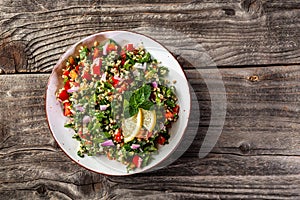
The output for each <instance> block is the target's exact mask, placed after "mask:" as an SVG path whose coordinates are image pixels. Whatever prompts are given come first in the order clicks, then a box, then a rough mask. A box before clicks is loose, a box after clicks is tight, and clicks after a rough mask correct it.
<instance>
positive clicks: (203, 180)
mask: <svg viewBox="0 0 300 200" xmlns="http://www.w3.org/2000/svg"><path fill="white" fill-rule="evenodd" d="M185 72H186V74H187V77H188V80H189V82H190V83H191V84H192V87H193V90H194V91H195V93H196V95H197V97H198V102H199V106H200V112H201V121H200V124H199V125H197V124H194V125H193V126H192V130H194V131H198V133H197V135H196V137H195V140H194V141H193V143H192V144H191V146H190V148H189V149H188V150H187V151H186V152H185V153H184V154H183V156H181V157H180V158H179V159H178V160H176V161H175V162H174V163H173V164H171V165H169V166H168V167H166V168H164V169H161V170H158V171H154V172H149V173H146V174H139V175H134V176H129V177H110V176H104V175H99V174H95V173H92V172H89V171H87V170H85V169H83V168H81V167H79V166H78V165H76V164H75V163H73V162H72V161H71V160H70V159H69V158H68V157H67V156H66V155H65V154H64V153H63V152H62V151H61V150H60V148H59V147H58V146H57V144H56V142H55V141H54V139H53V138H52V136H51V133H50V131H49V130H48V126H47V122H46V118H45V111H44V104H45V102H44V94H45V86H46V83H47V79H48V77H49V75H48V74H28V75H26V74H24V75H2V76H0V97H1V98H0V162H1V163H2V164H1V166H0V199H5V198H7V197H10V198H11V199H20V198H22V197H24V196H26V197H28V198H31V199H35V198H57V199H81V198H86V199H101V198H102V199H107V198H109V199H120V198H121V199H132V198H137V199H184V198H185V199H212V198H231V199H232V198H236V199H244V198H249V199H255V198H258V199H262V198H263V199H291V198H294V199H297V198H299V197H300V190H299V188H300V181H299V180H300V179H299V178H300V151H299V146H300V135H299V134H298V133H299V131H300V126H299V123H298V122H299V115H298V112H299V108H300V104H299V93H300V91H299V88H300V87H299V86H300V83H299V81H298V79H299V76H300V66H270V67H266V68H247V69H220V70H216V69H211V71H210V73H212V72H214V73H217V72H219V73H220V74H221V75H222V77H223V81H224V86H225V89H226V94H227V116H226V120H225V126H224V129H223V131H222V135H221V136H220V138H219V140H218V142H217V144H216V146H215V148H214V149H213V151H212V152H211V153H210V154H209V155H208V156H207V157H205V158H203V159H199V157H198V152H199V149H200V146H201V144H202V141H203V137H204V136H205V134H206V131H207V127H208V125H209V122H210V121H211V120H215V119H210V116H211V114H210V112H211V108H210V101H211V100H210V95H209V91H208V89H207V85H206V84H205V81H204V80H203V77H205V73H207V72H208V71H207V70H206V71H201V70H199V69H189V70H186V71H185ZM253 75H255V76H257V77H258V79H257V80H256V79H251V78H250V77H252V76H253ZM213 77H214V76H211V78H212V82H213ZM275 95H276V96H275ZM197 128H199V129H198V130H197Z"/></svg>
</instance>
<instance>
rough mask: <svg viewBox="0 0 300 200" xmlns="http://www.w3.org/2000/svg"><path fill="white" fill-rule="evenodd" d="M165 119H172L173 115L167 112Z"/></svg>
mask: <svg viewBox="0 0 300 200" xmlns="http://www.w3.org/2000/svg"><path fill="white" fill-rule="evenodd" d="M165 117H166V118H167V119H169V118H173V117H174V114H173V113H172V112H170V111H167V112H166V114H165Z"/></svg>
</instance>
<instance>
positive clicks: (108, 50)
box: [106, 43, 116, 53]
mask: <svg viewBox="0 0 300 200" xmlns="http://www.w3.org/2000/svg"><path fill="white" fill-rule="evenodd" d="M106 51H107V53H109V52H111V51H116V45H115V44H113V43H110V44H108V45H107V48H106Z"/></svg>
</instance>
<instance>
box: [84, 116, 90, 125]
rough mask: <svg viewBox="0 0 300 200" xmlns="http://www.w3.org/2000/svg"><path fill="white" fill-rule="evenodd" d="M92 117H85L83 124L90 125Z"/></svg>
mask: <svg viewBox="0 0 300 200" xmlns="http://www.w3.org/2000/svg"><path fill="white" fill-rule="evenodd" d="M91 119H92V118H91V117H90V116H88V115H85V116H84V117H83V119H82V123H84V124H87V123H89V122H90V121H91Z"/></svg>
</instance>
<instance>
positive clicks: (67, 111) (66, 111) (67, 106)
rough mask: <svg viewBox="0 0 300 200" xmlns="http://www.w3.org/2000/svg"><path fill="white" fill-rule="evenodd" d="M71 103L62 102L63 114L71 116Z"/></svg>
mask: <svg viewBox="0 0 300 200" xmlns="http://www.w3.org/2000/svg"><path fill="white" fill-rule="evenodd" d="M70 106H71V103H70V102H65V103H64V115H65V116H71V115H72V112H71V107H70Z"/></svg>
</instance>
